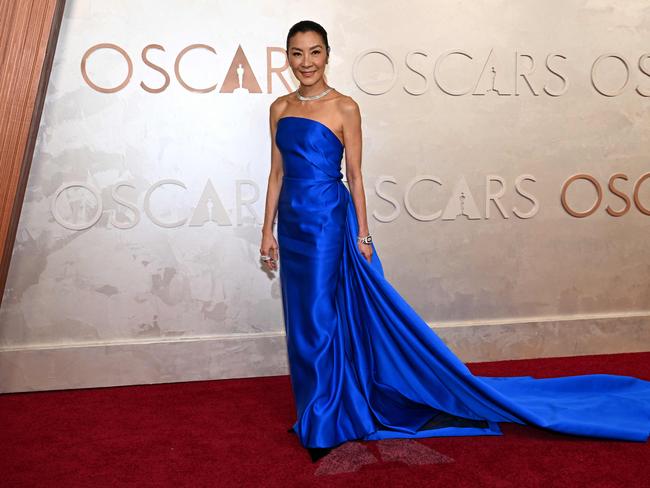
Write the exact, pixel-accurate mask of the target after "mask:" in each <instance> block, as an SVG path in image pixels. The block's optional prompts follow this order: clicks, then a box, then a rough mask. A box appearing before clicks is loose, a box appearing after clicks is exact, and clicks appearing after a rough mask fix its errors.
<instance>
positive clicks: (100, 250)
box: [0, 0, 650, 391]
mask: <svg viewBox="0 0 650 488" xmlns="http://www.w3.org/2000/svg"><path fill="white" fill-rule="evenodd" d="M306 4H307V3H306V2H292V1H283V2H280V3H277V2H276V3H274V4H272V5H271V4H266V3H263V2H262V3H260V2H254V1H245V2H182V1H171V0H170V1H166V2H162V3H161V2H153V1H145V2H127V1H125V0H122V1H115V0H112V1H110V2H109V1H106V0H103V1H100V0H84V1H70V0H69V1H68V2H67V5H66V12H65V18H64V22H63V26H62V32H61V36H60V40H59V43H60V44H59V47H58V49H57V54H56V58H55V61H54V67H53V71H52V75H51V82H50V86H49V91H48V94H47V99H46V105H45V109H44V114H43V119H42V123H41V129H40V132H39V136H38V142H37V146H36V150H35V156H34V161H33V164H32V172H31V174H30V178H29V184H28V189H27V193H26V200H25V205H24V208H23V214H22V216H21V220H20V226H19V232H18V238H17V242H16V245H15V248H14V255H13V260H12V264H11V268H10V273H9V277H8V282H7V288H6V290H5V296H4V298H3V303H2V308H1V309H0V391H23V390H31V389H49V388H72V387H84V386H94V385H98V386H99V385H101V386H103V385H113V384H131V383H150V382H161V381H182V380H190V379H207V378H220V377H232V376H255V375H264V374H284V373H286V372H287V370H286V358H285V350H284V342H283V325H282V316H281V307H280V295H279V283H278V279H277V277H275V276H267V275H266V274H265V273H264V272H263V271H262V270H261V269H260V266H259V261H258V256H259V253H258V247H259V236H260V225H261V217H262V215H263V205H264V191H265V183H266V176H267V171H268V164H269V154H270V138H269V135H268V106H269V104H270V103H271V101H272V100H273V99H275V98H276V97H277V96H278V95H281V94H284V93H287V91H288V90H290V89H291V90H292V89H293V88H295V84H294V82H293V80H292V79H291V76H290V74H289V70H288V69H286V70H284V71H282V67H283V63H284V59H283V54H282V52H281V51H280V50H281V49H282V48H283V46H284V42H285V36H286V31H287V30H288V28H289V27H290V26H291V25H292V24H293V23H294V22H296V21H298V20H301V19H304V18H311V19H314V20H317V21H319V22H321V23H322V24H323V25H324V26H325V28H326V29H328V32H329V35H330V44H331V46H332V53H331V62H330V65H329V73H328V79H329V82H330V84H331V85H332V86H334V87H336V88H337V89H338V90H339V91H341V92H343V93H346V94H349V95H351V96H352V97H354V98H355V100H357V102H358V103H359V105H360V107H361V110H362V115H363V117H364V119H363V128H364V154H363V167H364V174H365V178H366V187H367V195H368V210H369V214H370V226H371V232H372V233H373V234H374V236H375V239H376V242H377V245H376V247H377V250H378V252H379V255H380V257H381V258H382V261H383V263H384V268H385V271H386V275H387V277H388V278H389V279H390V281H391V283H392V284H393V285H394V286H395V287H396V288H397V289H398V290H399V291H400V292H401V293H402V294H403V295H404V296H405V297H406V298H407V300H408V301H409V302H410V303H411V304H412V305H413V307H414V308H415V309H416V310H417V311H418V312H419V313H420V314H421V315H422V316H423V317H424V318H425V320H427V321H428V322H429V323H430V324H431V326H432V327H433V328H434V329H435V330H436V331H438V332H439V333H440V334H441V336H442V337H443V338H444V339H445V340H446V341H447V342H448V343H449V344H450V345H451V346H452V347H453V349H454V350H455V351H456V352H458V353H459V355H460V356H461V357H462V358H463V359H465V360H482V359H499V358H516V357H536V356H553V355H565V354H587V353H598V352H616V351H633V350H636V351H639V350H650V319H649V316H650V312H648V310H649V308H650V286H649V283H648V276H649V275H650V257H649V255H648V253H647V244H646V241H647V236H648V231H649V230H650V216H649V215H646V214H645V213H644V211H643V209H649V208H650V179H646V180H642V181H641V184H640V185H639V188H638V191H637V200H638V202H639V205H635V202H634V201H633V198H632V197H633V193H634V188H635V182H637V181H639V179H640V178H641V177H642V176H643V175H645V174H647V173H648V172H650V165H649V164H648V152H649V150H650V134H649V132H648V130H647V128H648V123H649V122H650V98H649V95H650V47H649V46H648V44H647V39H648V35H649V34H650V7H648V6H647V2H646V1H642V0H628V1H626V2H625V3H620V2H619V3H616V2H614V1H611V0H610V1H604V0H603V1H601V0H591V1H589V0H567V1H559V0H551V1H547V2H540V1H536V0H509V1H497V0H491V1H487V0H484V1H471V2H470V1H461V2H458V1H451V0H436V1H433V2H432V1H412V0H411V1H407V2H401V3H399V5H396V4H394V3H391V2H379V3H377V2H370V1H365V0H364V1H358V2H339V1H333V2H329V3H328V4H327V5H322V6H320V7H318V6H316V4H314V5H312V6H309V7H306V6H305V5H306ZM102 43H109V44H112V45H113V46H117V48H115V47H113V48H111V49H98V50H95V51H94V52H93V50H92V49H91V48H93V47H94V46H98V45H100V44H102ZM195 44H202V45H205V46H208V47H207V48H201V47H199V48H196V49H194V50H190V51H188V52H187V54H186V55H185V56H184V57H182V59H181V60H180V61H179V62H178V65H177V70H176V71H175V61H176V60H177V58H178V55H179V53H181V52H182V51H183V50H184V49H185V48H187V47H188V46H191V45H195ZM151 45H160V46H161V47H162V49H161V48H156V47H151ZM146 46H150V47H149V48H148V50H147V52H146V57H147V59H148V60H149V62H150V63H153V64H155V65H157V66H160V67H161V68H162V70H163V71H164V73H165V74H163V73H161V72H160V71H159V70H156V69H153V68H151V67H149V66H148V65H147V64H146V63H145V62H143V60H142V58H141V55H142V51H143V49H144V48H145V47H146ZM118 48H119V49H118ZM120 49H121V50H123V51H124V52H125V53H126V55H127V56H128V58H129V60H130V62H131V64H132V71H131V73H130V78H128V83H126V84H125V86H124V87H123V88H120V89H116V90H113V92H112V93H107V91H111V90H107V88H110V87H117V86H118V85H120V83H122V82H123V81H124V80H125V79H127V77H128V75H129V67H128V64H127V62H126V61H125V58H124V57H123V55H122V54H120V53H119V50H120ZM601 57H602V58H601ZM82 60H84V66H83V69H82ZM233 61H235V64H233ZM239 63H242V67H243V68H244V74H243V78H242V84H243V88H244V89H243V90H236V89H235V88H236V87H238V86H239V80H238V77H237V73H236V71H235V70H234V69H235V68H236V66H237V64H239ZM522 75H523V76H522ZM166 80H167V81H168V83H167V82H166ZM283 80H284V81H283ZM215 85H216V86H215ZM212 86H215V88H214V89H211V88H210V87H212ZM98 87H104V89H102V88H98ZM192 87H193V88H192ZM157 88H159V89H157ZM202 89H203V90H202ZM616 173H623V174H625V175H627V177H628V179H627V180H624V179H619V180H617V181H615V183H614V184H615V186H616V187H617V188H619V189H620V190H621V191H623V192H624V193H625V194H626V195H627V196H628V198H630V200H631V204H630V208H629V210H628V211H627V212H626V213H625V214H624V215H622V216H620V217H614V216H612V215H610V214H608V213H607V212H606V207H607V206H608V205H609V206H610V207H611V208H613V209H621V208H623V207H624V203H625V202H624V201H623V200H622V199H621V198H619V197H617V196H616V195H615V194H613V193H612V192H611V191H610V190H608V182H609V178H610V176H611V175H613V174H616ZM575 174H588V175H591V176H593V177H594V178H595V180H596V181H597V182H598V184H599V185H600V187H601V188H602V190H603V194H602V201H601V203H600V205H599V207H598V208H597V209H596V210H595V211H594V212H593V214H591V215H589V216H587V217H584V218H576V217H573V216H571V215H570V214H569V213H568V212H567V210H566V209H565V208H563V206H562V203H561V193H562V191H561V190H562V185H563V184H564V182H565V181H566V180H567V179H568V178H569V177H570V176H572V175H575ZM499 181H501V182H503V189H504V191H503V195H502V196H499V197H495V198H496V199H497V200H498V201H499V202H500V207H499V206H498V205H497V204H496V203H495V202H494V201H489V199H488V196H489V195H488V194H497V193H498V191H499V189H500V188H501V183H499ZM460 192H464V195H463V197H464V198H461V195H460ZM566 197H567V202H568V203H567V204H568V205H570V207H571V208H573V209H574V210H575V211H585V210H587V209H589V207H591V205H592V203H593V202H594V199H595V190H594V187H593V186H591V185H590V183H588V182H587V181H586V180H584V179H583V180H578V181H576V182H575V183H573V184H572V185H571V186H570V187H569V189H568V190H567V192H566ZM98 199H99V202H101V205H98ZM486 201H487V203H486ZM249 202H250V203H249ZM639 207H641V210H640V209H639ZM461 210H462V211H463V212H464V214H463V213H460V214H459V212H460V211H461ZM488 212H489V214H488ZM646 212H647V210H646Z"/></svg>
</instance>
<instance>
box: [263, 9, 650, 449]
mask: <svg viewBox="0 0 650 488" xmlns="http://www.w3.org/2000/svg"><path fill="white" fill-rule="evenodd" d="M329 52H330V48H329V44H328V41H327V34H326V32H325V30H324V29H323V28H322V27H321V26H320V25H319V24H316V23H315V22H311V21H302V22H299V23H298V24H296V25H294V26H293V27H292V28H291V29H290V30H289V34H288V36H287V54H288V58H289V64H290V66H291V69H292V71H293V73H294V74H295V76H296V77H297V78H298V80H299V81H300V87H299V88H298V89H297V90H296V91H295V92H293V93H290V94H289V95H285V96H282V97H279V98H278V99H277V100H275V101H274V102H273V103H272V105H271V108H270V127H271V135H272V150H271V169H270V172H269V180H268V189H267V196H266V210H265V215H264V225H263V228H262V242H261V246H260V253H261V260H262V262H263V263H264V265H265V266H266V268H267V270H269V271H274V270H277V269H278V258H280V259H279V260H280V263H281V266H280V267H279V270H280V281H281V289H282V302H283V311H284V321H285V331H286V340H287V352H288V357H289V368H290V373H291V384H292V388H293V393H294V397H295V402H296V413H297V419H296V422H295V423H294V424H293V426H292V428H291V429H290V430H291V431H292V432H295V433H296V434H297V435H298V438H299V440H300V442H301V444H302V445H303V446H304V447H306V448H307V449H308V450H309V453H310V454H311V456H312V459H313V460H317V459H318V458H320V457H322V456H324V455H326V454H327V453H328V452H329V450H330V449H332V448H333V447H336V446H337V445H340V444H342V443H344V442H346V441H348V440H357V439H358V440H376V439H387V438H419V437H433V436H463V435H498V434H500V433H501V432H500V430H499V427H498V425H497V423H498V422H515V423H520V424H529V425H534V426H537V427H542V428H546V429H549V430H552V431H555V432H560V433H565V434H574V435H583V436H592V437H602V438H610V439H625V440H635V441H645V440H646V439H647V438H648V435H649V434H650V424H649V422H648V419H649V418H650V382H648V381H642V380H640V379H637V378H633V377H625V376H615V375H606V374H600V375H583V376H568V377H558V378H545V379H536V378H533V377H530V376H520V377H494V378H490V377H480V376H474V375H473V374H472V373H471V372H470V371H469V369H468V368H467V367H466V366H465V365H464V364H463V363H462V362H461V361H460V359H459V358H458V357H456V356H455V355H454V353H453V352H452V351H451V350H450V349H448V348H447V346H446V345H445V343H444V342H443V341H442V340H441V339H440V338H439V337H438V336H437V335H436V334H435V333H434V332H433V331H432V330H431V329H430V327H429V325H428V324H427V323H426V322H425V321H424V320H423V319H422V318H421V317H420V316H419V315H418V314H417V313H416V312H415V310H414V309H413V308H412V307H411V306H410V305H409V304H408V303H407V302H406V301H405V300H404V299H403V298H402V297H401V296H400V295H399V293H398V292H397V291H396V290H395V289H394V288H393V287H392V285H391V284H390V283H389V282H388V281H387V280H386V278H385V276H384V272H383V268H382V264H381V262H380V260H379V257H378V256H377V253H376V252H375V248H374V244H373V241H372V238H371V236H370V234H369V232H368V223H367V218H366V206H365V193H364V189H363V179H362V175H361V140H362V136H361V115H360V111H359V107H358V105H357V104H356V102H355V101H354V100H352V98H350V97H349V96H346V95H343V94H342V93H339V92H338V91H336V90H335V89H334V88H332V87H330V86H328V85H327V83H326V82H325V68H326V66H327V63H328V59H329ZM344 153H345V158H346V175H347V181H348V184H349V190H348V188H346V187H345V185H344V184H343V182H342V178H343V175H342V173H341V160H342V157H343V154H344ZM276 211H277V213H278V226H277V235H278V240H277V241H276V239H275V237H274V235H273V227H272V226H273V221H274V217H275V213H276Z"/></svg>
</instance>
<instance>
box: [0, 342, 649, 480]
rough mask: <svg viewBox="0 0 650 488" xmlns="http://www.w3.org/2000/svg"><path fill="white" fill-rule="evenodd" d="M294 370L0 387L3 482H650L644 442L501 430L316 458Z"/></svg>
mask: <svg viewBox="0 0 650 488" xmlns="http://www.w3.org/2000/svg"><path fill="white" fill-rule="evenodd" d="M470 368H471V370H472V371H473V372H474V373H475V374H479V375H485V376H500V375H501V376H512V375H528V374H530V375H532V376H536V377H545V376H564V375H570V374H588V373H611V374H622V375H630V376H637V377H640V378H644V379H648V380H650V353H633V354H617V355H600V356H583V357H573V358H552V359H536V360H521V361H501V362H493V363H474V364H470ZM290 388H291V387H290V383H289V377H288V376H275V377H266V378H249V379H238V380H215V381H198V382H188V383H170V384H162V385H143V386H128V387H112V388H95V389H84V390H66V391H54V392H38V393H16V394H4V395H0V435H1V436H2V438H1V440H2V442H1V443H0V486H2V487H3V488H7V487H23V486H24V487H59V486H61V487H66V488H72V487H78V486H79V487H81V486H83V487H90V486H98V487H104V486H111V487H112V486H119V487H122V486H138V487H142V486H188V487H203V486H205V487H218V486H255V487H273V486H327V487H331V486H353V485H354V486H355V487H356V486H373V487H375V488H377V487H381V486H391V487H393V486H440V487H445V488H458V487H472V488H476V487H484V486H485V487H537V486H539V487H544V488H548V487H553V486H561V487H569V486H579V487H586V486H588V487H590V488H595V487H603V488H604V487H607V488H610V487H619V486H620V487H626V488H629V487H636V486H648V485H647V484H646V483H648V475H650V467H649V465H650V462H649V460H650V442H648V443H637V442H622V441H607V440H594V439H586V438H578V437H570V436H562V435H559V434H552V433H548V432H545V431H541V430H539V429H535V428H533V427H524V426H518V425H513V424H501V426H502V428H503V432H504V435H503V436H494V437H491V436H487V437H455V438H428V439H420V440H390V441H374V442H349V443H347V444H344V445H343V446H341V447H339V448H338V449H336V450H334V451H332V452H331V453H330V454H329V455H328V456H326V457H325V458H323V459H321V460H320V461H318V462H317V463H315V464H312V463H311V461H310V459H309V456H308V454H307V452H306V451H305V450H304V449H303V448H302V447H300V446H299V444H298V440H297V438H296V436H295V435H293V434H289V433H288V432H287V428H289V426H290V425H291V424H292V422H293V421H294V418H293V416H292V412H293V400H292V397H291V389H290Z"/></svg>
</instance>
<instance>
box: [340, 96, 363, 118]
mask: <svg viewBox="0 0 650 488" xmlns="http://www.w3.org/2000/svg"><path fill="white" fill-rule="evenodd" d="M339 94H340V95H341V96H340V97H338V99H337V109H338V111H339V113H340V114H341V115H342V116H343V117H345V118H348V117H357V116H360V115H361V111H360V109H359V104H358V103H357V102H356V101H355V100H354V98H352V97H351V96H349V95H344V94H343V93H340V92H339Z"/></svg>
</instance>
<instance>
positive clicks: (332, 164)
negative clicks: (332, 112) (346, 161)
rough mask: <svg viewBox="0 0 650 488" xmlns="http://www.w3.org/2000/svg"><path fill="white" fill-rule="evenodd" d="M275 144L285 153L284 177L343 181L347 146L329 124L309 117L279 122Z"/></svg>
mask: <svg viewBox="0 0 650 488" xmlns="http://www.w3.org/2000/svg"><path fill="white" fill-rule="evenodd" d="M275 142H276V144H277V146H278V149H279V150H280V152H281V153H282V162H283V169H284V176H285V177H287V178H296V179H308V180H320V179H338V180H340V179H342V178H343V175H342V174H341V159H342V157H343V150H344V146H343V143H341V141H340V139H339V138H338V137H337V136H336V134H334V132H332V130H331V129H330V128H329V127H327V126H326V125H325V124H323V123H321V122H319V121H317V120H314V119H308V118H306V117H294V116H286V117H281V118H280V119H279V120H278V125H277V130H276V133H275Z"/></svg>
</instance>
